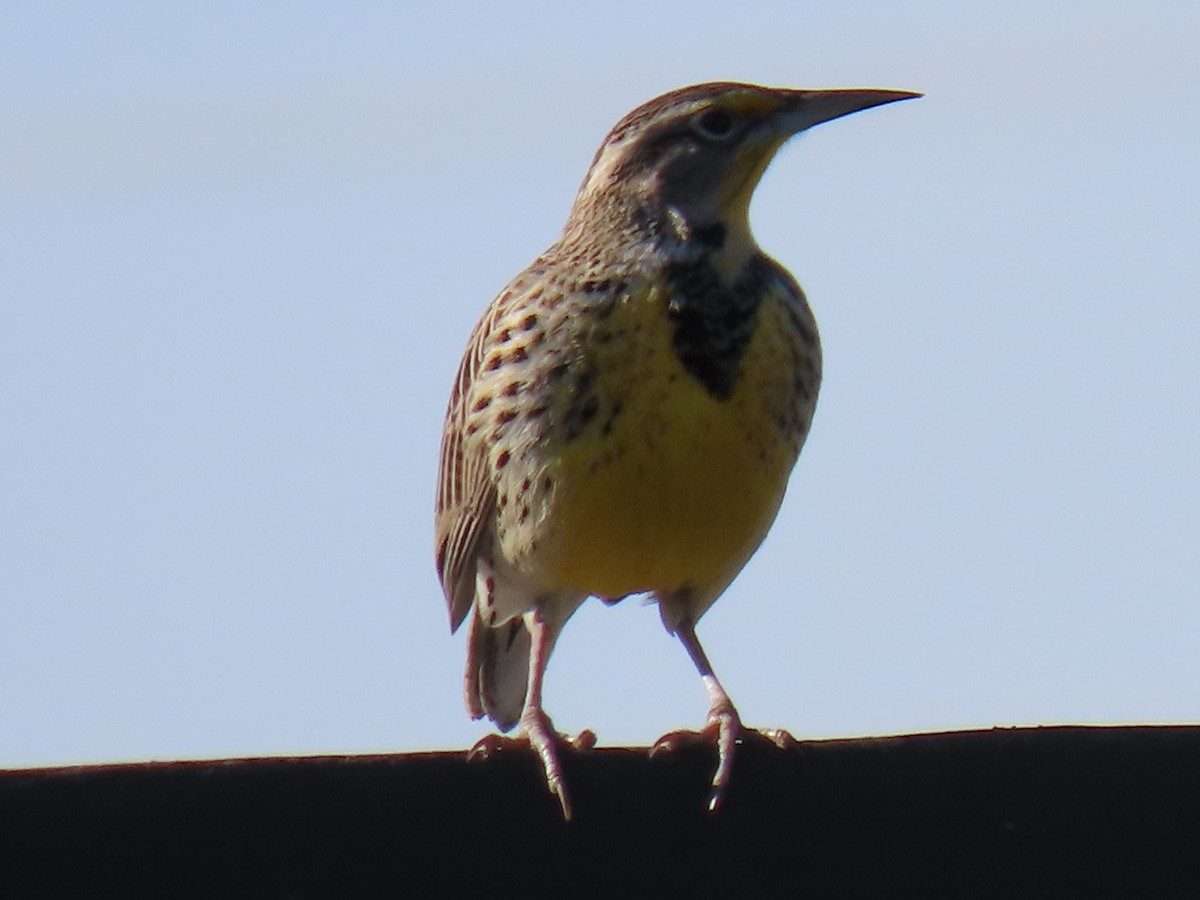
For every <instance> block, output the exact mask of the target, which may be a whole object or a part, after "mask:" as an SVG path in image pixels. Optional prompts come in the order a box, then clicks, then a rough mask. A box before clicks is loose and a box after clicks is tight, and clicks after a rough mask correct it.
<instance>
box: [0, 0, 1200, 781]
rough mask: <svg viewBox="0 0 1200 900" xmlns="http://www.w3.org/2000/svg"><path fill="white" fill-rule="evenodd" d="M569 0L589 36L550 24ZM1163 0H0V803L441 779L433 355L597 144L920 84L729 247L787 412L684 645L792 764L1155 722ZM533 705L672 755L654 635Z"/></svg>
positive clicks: (1180, 518) (1165, 560)
mask: <svg viewBox="0 0 1200 900" xmlns="http://www.w3.org/2000/svg"><path fill="white" fill-rule="evenodd" d="M585 10H590V11H585ZM1198 44H1200V5H1197V4H1195V3H1192V2H1183V0H1181V2H1163V0H1159V2H1149V3H1134V2H1089V3H1082V2H1056V3H1054V2H1052V3H1046V2H1020V0H1018V2H1013V0H1006V2H1003V3H1000V2H996V3H987V2H981V3H970V4H965V3H957V2H949V0H947V2H917V3H903V4H902V3H891V2H873V3H872V2H858V3H856V2H848V3H840V4H831V3H816V2H787V3H782V2H781V3H762V4H757V5H755V4H753V3H746V4H741V5H733V4H729V3H727V2H726V3H711V2H695V0H693V2H688V3H677V2H666V3H656V4H648V3H645V2H641V0H637V2H622V0H615V2H607V3H605V4H603V5H595V6H587V5H583V4H580V5H574V6H573V5H570V4H563V3H516V4H510V5H507V6H505V5H503V4H484V3H443V4H421V5H419V6H418V5H416V4H407V5H406V4H404V3H346V4H338V5H329V4H319V3H274V4H272V3H255V4H244V3H221V2H213V3H205V4H199V5H191V6H187V7H184V6H181V5H179V4H159V3H106V4H66V3H61V4H60V3H20V2H10V3H5V4H4V5H3V8H2V9H0V765H4V766H28V765H45V764H59V763H72V762H95V761H110V760H140V759H151V758H189V757H208V756H232V755H250V754H291V753H328V752H333V753H341V752H360V751H390V750H417V749H430V748H450V747H465V746H468V745H470V744H471V743H473V742H474V741H475V740H477V739H478V738H479V737H480V736H482V735H483V734H485V733H486V731H487V726H486V725H485V724H483V723H472V722H470V721H469V720H468V719H467V718H466V714H465V712H464V711H463V707H462V701H461V694H460V682H461V670H462V663H463V657H464V653H465V648H464V641H463V636H462V635H461V634H460V635H458V636H456V637H454V638H452V637H451V636H450V635H449V633H448V628H447V621H446V611H445V608H444V603H443V600H442V597H441V593H440V590H439V588H438V585H437V581H436V578H435V575H434V569H433V560H432V534H431V533H432V521H431V519H432V513H431V507H432V502H433V489H434V480H435V473H436V466H437V451H438V441H439V437H440V429H441V420H442V414H443V410H444V404H445V399H446V395H447V393H448V391H449V385H450V380H451V378H452V376H453V374H454V370H455V367H456V365H457V362H458V359H459V355H460V353H461V351H462V349H463V346H464V344H465V341H466V337H467V334H468V332H469V330H470V328H471V326H472V325H473V324H474V322H475V320H476V319H477V317H478V316H479V314H480V312H481V311H482V310H483V308H484V307H485V306H486V304H487V303H488V301H489V300H490V299H491V297H492V296H493V295H494V294H495V293H496V291H497V290H499V288H500V287H502V286H503V285H504V283H505V282H506V281H507V280H508V278H509V277H510V276H512V275H513V274H514V273H516V272H517V271H518V270H519V269H521V268H523V267H524V266H525V265H526V264H527V263H528V262H529V261H530V260H531V259H532V258H533V257H534V256H535V255H536V254H537V253H538V252H540V251H541V250H542V249H543V248H544V247H545V246H546V245H548V244H549V243H550V242H551V241H553V240H554V238H555V237H556V236H557V234H558V231H559V229H560V228H561V226H562V223H563V220H564V218H565V216H566V212H567V209H568V207H569V205H570V203H571V200H572V197H573V196H574V192H575V190H576V188H577V186H578V184H579V182H580V180H581V179H582V177H583V174H584V171H585V169H586V167H587V164H588V162H589V160H590V159H591V156H592V153H593V152H594V151H595V148H596V146H597V145H598V143H599V141H600V139H601V138H602V137H603V136H604V134H605V133H606V132H607V130H608V129H609V127H610V126H611V125H612V124H613V123H614V122H615V121H616V120H617V119H618V118H619V117H620V116H621V115H622V114H624V113H625V112H626V111H627V110H629V109H631V108H632V107H634V106H636V105H638V104H639V103H641V102H642V101H644V100H646V99H649V98H650V97H652V96H654V95H656V94H658V93H661V92H663V91H665V90H669V89H671V88H675V87H679V86H682V85H685V84H688V83H692V82H696V81H706V80H715V79H736V80H747V81H755V82H760V83H766V84H773V85H785V86H793V87H852V86H870V87H888V88H903V89H912V90H921V91H925V92H926V93H927V96H926V97H925V98H924V99H922V100H919V101H915V102H909V103H903V104H898V105H895V106H889V107H885V108H882V109H878V110H873V111H869V112H866V113H863V114H860V115H856V116H853V117H851V118H849V119H845V120H842V121H838V122H835V123H832V124H829V125H826V126H822V127H820V128H817V129H815V130H814V131H812V132H809V133H808V134H807V135H805V136H803V137H801V138H800V139H799V140H796V141H794V142H792V143H791V144H790V145H788V146H787V147H785V148H784V150H783V152H782V153H781V154H780V157H779V158H778V159H777V161H776V162H775V164H774V165H773V166H772V168H771V169H770V171H769V172H768V173H767V175H766V178H765V179H764V181H763V183H762V186H761V188H760V190H759V193H758V196H757V199H756V202H755V204H754V206H753V209H752V219H753V222H754V224H755V228H756V232H757V234H758V237H759V240H760V243H761V244H762V245H763V247H764V248H765V249H766V250H767V251H768V252H770V253H771V254H772V255H774V256H776V257H777V258H778V259H780V260H781V261H782V262H784V264H785V265H787V266H788V267H789V268H790V269H791V270H792V271H793V272H794V273H795V274H796V276H797V278H798V279H799V280H800V282H801V284H803V285H804V287H805V288H806V290H807V292H808V294H809V298H810V300H811V302H812V305H813V307H814V309H815V311H816V314H817V318H818V321H819V323H820V326H821V331H822V336H823V341H824V345H825V354H826V367H827V369H826V381H825V386H824V389H823V392H822V395H821V402H820V405H819V408H818V411H817V417H816V421H815V423H814V427H813V432H812V436H811V438H810V440H809V442H808V446H807V447H806V449H805V451H804V454H803V456H802V458H801V461H800V464H799V466H798V467H797V469H796V472H795V474H794V476H793V479H792V482H791V488H790V491H789V493H788V496H787V498H786V499H785V501H784V505H783V510H782V512H781V514H780V516H779V519H778V521H777V522H776V525H775V528H774V530H773V531H772V532H771V534H770V536H769V538H768V539H767V541H766V543H765V544H764V545H763V547H762V549H761V550H760V551H759V553H758V554H757V556H756V557H755V558H754V559H753V560H752V561H751V563H750V565H749V566H748V567H747V568H746V570H745V571H744V573H743V574H742V576H741V577H740V578H739V579H738V580H737V581H736V582H735V583H734V585H733V586H732V587H731V588H730V590H729V591H728V592H727V593H726V595H725V596H724V598H723V599H721V601H720V602H718V603H717V605H716V606H715V607H714V608H713V610H712V611H711V612H710V613H709V615H708V616H707V617H706V618H705V619H704V620H703V621H702V622H701V624H700V635H701V638H702V640H704V642H705V644H706V646H707V648H708V650H709V654H710V656H711V657H712V659H713V662H714V665H715V666H716V669H717V672H718V673H719V675H720V676H721V677H722V679H723V680H724V682H725V684H726V687H727V688H728V689H729V691H730V693H731V694H732V696H733V698H734V699H735V701H737V702H738V704H739V706H740V708H741V711H742V713H743V716H744V718H745V719H746V721H747V722H748V723H752V724H761V725H771V726H782V727H786V728H789V729H791V730H792V731H793V732H795V733H796V734H797V735H798V736H800V737H808V738H819V737H834V736H846V735H864V734H880V733H895V732H909V731H918V730H940V729H957V728H967V727H981V726H982V727H986V726H992V725H1010V724H1034V723H1064V722H1082V723H1157V722H1188V721H1196V720H1197V719H1200V664H1198V662H1197V660H1198V659H1200V512H1198V508H1200V481H1198V478H1197V470H1198V461H1200V359H1198V355H1197V349H1198V347H1200V125H1198V119H1197V115H1196V84H1197V83H1200V53H1198V52H1197V50H1196V48H1197V45H1198ZM546 702H547V707H548V709H549V711H550V712H551V714H552V715H553V716H554V718H555V722H556V724H558V725H559V726H560V727H561V728H562V729H564V730H569V731H576V730H578V729H580V728H583V727H591V728H594V729H595V730H596V731H597V733H598V734H599V738H600V742H601V744H626V743H643V744H644V743H648V742H650V741H653V740H654V739H655V738H656V737H657V736H658V735H660V734H661V733H663V732H665V731H667V730H669V729H673V728H679V727H685V726H695V725H699V724H700V723H701V722H702V721H703V718H704V714H705V711H706V709H707V702H706V698H705V695H704V692H703V690H702V688H701V685H700V683H699V680H698V679H697V677H696V675H695V673H694V671H693V669H692V667H691V664H690V663H689V662H688V660H687V657H686V655H685V654H684V652H683V650H682V648H680V647H679V646H678V644H677V643H676V642H675V641H673V640H672V639H669V638H668V637H667V636H666V635H665V632H664V631H663V630H662V628H661V625H660V624H659V621H658V615H657V611H656V610H654V609H653V608H651V607H647V606H645V605H642V604H640V603H638V602H626V603H623V604H621V605H619V606H617V607H614V608H605V607H603V606H602V605H601V604H599V603H596V602H592V603H589V604H587V605H586V606H585V607H584V609H583V610H581V611H580V613H579V614H578V615H577V616H576V618H575V619H574V620H573V621H572V622H571V624H570V626H569V627H568V629H567V631H566V633H565V635H564V637H563V639H562V641H561V643H560V644H559V646H558V650H557V652H556V654H555V657H554V660H553V662H552V664H551V667H550V672H549V680H548V685H547V692H546Z"/></svg>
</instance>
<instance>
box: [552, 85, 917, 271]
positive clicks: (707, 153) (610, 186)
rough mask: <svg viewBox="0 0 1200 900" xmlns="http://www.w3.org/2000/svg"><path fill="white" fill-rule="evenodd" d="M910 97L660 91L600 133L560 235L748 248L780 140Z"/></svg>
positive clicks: (689, 248) (749, 88) (861, 92)
mask: <svg viewBox="0 0 1200 900" xmlns="http://www.w3.org/2000/svg"><path fill="white" fill-rule="evenodd" d="M919 96H920V94H915V93H911V92H908V91H885V90H873V89H855V90H816V91H805V90H786V89H780V88H764V87H758V86H756V85H750V84H735V83H715V84H699V85H694V86H692V87H687V88H682V89H680V90H677V91H672V92H671V93H669V94H664V95H663V96H661V97H657V98H655V99H654V100H651V101H649V102H648V103H645V104H643V105H642V106H640V107H638V108H637V109H635V110H634V111H633V112H631V113H629V114H628V115H627V116H625V117H624V118H623V119H622V120H621V121H620V122H618V123H617V124H616V126H615V127H614V128H613V129H612V131H610V132H609V133H608V136H607V137H606V138H605V139H604V143H603V144H601V146H600V149H599V150H598V151H597V152H596V157H595V159H594V160H593V161H592V166H591V168H590V169H589V170H588V174H587V177H586V178H585V179H584V181H583V185H582V187H581V188H580V191H579V196H578V197H577V199H576V201H575V206H574V208H573V209H572V213H571V219H570V220H569V221H568V226H567V230H568V233H570V232H571V231H572V228H574V229H576V230H577V231H579V230H586V229H603V230H605V231H608V232H609V233H610V234H611V231H609V230H610V229H612V228H616V229H618V230H620V231H621V232H624V233H626V234H629V235H630V236H631V237H635V238H636V239H639V240H640V239H644V238H645V237H646V236H647V235H646V233H647V232H649V234H650V235H652V236H653V237H654V238H656V239H657V240H658V241H659V242H660V244H662V243H666V244H669V245H671V246H673V247H676V248H678V249H679V250H680V251H682V252H685V253H687V252H693V251H706V252H720V251H722V250H723V249H725V248H726V247H728V248H729V250H730V251H731V252H734V253H736V254H737V255H742V254H741V253H739V252H738V251H737V248H741V249H742V251H743V252H744V253H749V252H751V251H753V249H754V246H755V245H754V243H753V239H752V238H751V236H750V229H749V221H748V212H749V206H750V197H751V195H752V194H753V193H754V189H755V187H757V185H758V182H759V179H760V178H761V177H762V174H763V172H764V171H765V170H766V168H767V165H768V164H769V163H770V162H771V159H772V158H773V157H774V155H775V152H776V151H777V150H778V149H779V148H780V147H781V146H782V145H783V143H784V142H785V141H786V140H787V139H788V138H790V137H791V136H792V135H794V134H797V133H799V132H801V131H804V130H805V129H807V128H811V127H812V126H814V125H819V124H820V123H822V122H828V121H830V120H831V119H836V118H839V117H840V116H845V115H849V114H850V113H853V112H858V111H860V110H864V109H869V108H871V107H872V106H880V105H882V104H884V103H892V102H894V101H896V100H906V99H908V98H910V97H919ZM579 236H580V237H583V235H579ZM730 262H731V263H733V264H737V261H736V260H730Z"/></svg>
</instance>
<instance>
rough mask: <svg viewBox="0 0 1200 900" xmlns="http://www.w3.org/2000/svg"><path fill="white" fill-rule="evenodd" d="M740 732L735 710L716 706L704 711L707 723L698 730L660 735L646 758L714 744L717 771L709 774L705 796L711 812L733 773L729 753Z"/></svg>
mask: <svg viewBox="0 0 1200 900" xmlns="http://www.w3.org/2000/svg"><path fill="white" fill-rule="evenodd" d="M742 733H743V728H742V720H741V718H740V717H739V716H738V714H737V710H736V709H734V708H733V705H732V704H729V703H718V704H716V705H715V706H713V708H712V709H710V710H709V711H708V721H707V722H706V723H705V725H704V727H703V728H702V729H700V730H699V731H688V730H686V729H685V730H682V731H671V732H668V733H667V734H664V735H663V736H662V737H660V738H659V739H658V740H657V741H655V742H654V746H653V747H651V748H650V755H651V756H652V757H653V756H657V755H658V754H659V753H674V752H675V751H677V750H680V749H681V748H683V747H686V746H690V745H693V744H710V743H711V744H716V748H717V770H716V772H715V773H714V774H713V780H712V790H711V791H710V792H709V795H708V809H709V811H710V812H715V811H716V809H717V807H718V806H720V805H721V801H722V800H723V799H724V797H725V791H726V789H727V788H728V787H729V776H730V775H731V774H732V772H733V752H734V747H736V746H737V743H738V740H739V739H740V737H741V735H742Z"/></svg>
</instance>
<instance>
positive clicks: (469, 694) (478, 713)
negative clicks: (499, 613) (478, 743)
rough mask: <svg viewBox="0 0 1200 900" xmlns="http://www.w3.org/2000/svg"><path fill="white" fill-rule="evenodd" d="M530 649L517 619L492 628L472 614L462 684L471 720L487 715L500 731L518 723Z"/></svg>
mask: <svg viewBox="0 0 1200 900" xmlns="http://www.w3.org/2000/svg"><path fill="white" fill-rule="evenodd" d="M529 650H530V641H529V632H528V630H526V628H525V622H524V621H523V620H522V618H521V617H520V616H517V617H515V618H513V619H509V621H507V622H505V623H504V624H503V625H501V626H499V627H498V628H491V627H488V626H487V625H485V624H484V623H483V620H482V619H481V618H480V617H479V613H478V612H477V611H476V612H474V613H473V614H472V616H471V630H470V633H469V635H468V638H467V674H466V684H465V685H464V688H465V691H464V692H465V694H466V701H467V711H468V712H469V713H470V714H471V718H473V719H478V718H481V717H482V716H484V715H486V716H488V718H490V719H491V720H492V721H493V722H495V723H496V727H497V728H499V729H500V730H501V731H509V730H511V729H512V727H513V726H514V725H516V724H517V721H518V720H519V719H520V718H521V711H522V710H523V709H524V708H525V694H526V691H527V689H528V685H529Z"/></svg>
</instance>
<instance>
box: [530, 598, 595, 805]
mask: <svg viewBox="0 0 1200 900" xmlns="http://www.w3.org/2000/svg"><path fill="white" fill-rule="evenodd" d="M525 624H526V627H527V628H528V629H529V636H530V638H532V640H531V641H530V648H529V688H528V690H527V692H526V694H525V709H524V710H522V712H521V721H520V722H519V723H518V726H517V728H518V734H520V735H522V736H523V737H525V738H527V739H528V740H529V745H530V746H531V747H532V748H533V749H534V750H535V751H536V752H537V755H538V758H539V759H541V761H542V767H543V768H544V769H545V770H546V786H547V787H548V788H550V793H552V794H554V796H556V797H557V798H558V802H559V803H560V804H561V805H562V811H563V818H564V819H566V820H567V821H570V819H571V801H570V800H569V799H568V797H567V786H566V782H564V781H563V774H562V767H561V766H560V765H559V762H558V743H559V741H560V740H561V738H560V737H559V734H558V732H556V731H555V730H554V725H553V724H552V723H551V721H550V717H549V716H547V715H546V713H545V710H543V709H542V679H543V678H544V676H545V674H546V663H547V662H548V661H549V659H550V649H551V647H552V646H553V645H554V639H553V635H552V634H551V632H550V629H549V628H548V627H547V625H546V620H545V617H544V616H543V615H542V611H541V609H539V608H535V609H534V610H533V611H532V612H531V613H529V614H527V615H526V616H525ZM581 737H582V735H581ZM592 742H593V743H594V742H595V736H594V735H593V736H592Z"/></svg>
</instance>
